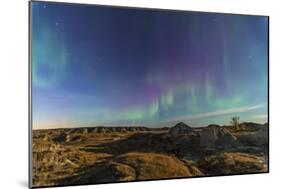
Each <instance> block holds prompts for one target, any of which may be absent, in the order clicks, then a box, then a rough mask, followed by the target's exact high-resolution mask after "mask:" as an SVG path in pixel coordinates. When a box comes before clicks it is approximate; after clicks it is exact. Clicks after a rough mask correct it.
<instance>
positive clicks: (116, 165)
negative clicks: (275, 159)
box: [32, 122, 268, 187]
mask: <svg viewBox="0 0 281 189" xmlns="http://www.w3.org/2000/svg"><path fill="white" fill-rule="evenodd" d="M239 128H240V129H239V130H237V129H235V128H234V127H231V126H223V127H222V126H219V125H209V126H207V127H201V128H192V127H189V126H188V125H186V124H184V123H182V122H180V123H178V124H177V125H175V126H174V127H171V128H167V127H166V128H160V129H155V128H146V127H91V128H75V129H50V130H34V131H33V145H32V151H33V155H32V163H33V186H34V187H36V186H56V185H76V184H94V183H105V182H117V181H133V180H149V179H163V178H179V177H197V176H209V175H228V174H241V173H258V172H268V124H264V125H261V124H256V123H243V124H241V126H240V127H239Z"/></svg>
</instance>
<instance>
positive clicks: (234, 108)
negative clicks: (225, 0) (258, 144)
mask: <svg viewBox="0 0 281 189" xmlns="http://www.w3.org/2000/svg"><path fill="white" fill-rule="evenodd" d="M31 10H32V14H31V16H32V19H31V23H32V24H31V25H32V27H31V32H32V43H31V44H32V57H31V61H32V98H33V99H32V109H33V113H32V116H33V128H34V129H40V128H59V127H80V126H97V125H103V126H104V125H105V126H114V125H130V126H131V125H143V126H151V127H162V126H171V125H173V124H174V123H176V122H179V121H184V122H186V123H187V124H189V125H191V126H201V125H202V126H203V125H207V124H211V123H216V124H228V123H229V121H230V118H231V117H232V116H239V117H240V119H241V121H254V122H259V123H265V122H267V114H268V109H267V103H268V102H267V98H268V18H267V17H264V16H243V15H229V14H214V13H212V14H211V13H198V12H175V11H159V10H153V11H152V10H149V9H128V8H113V7H102V6H86V5H70V4H61V3H46V2H32V8H31Z"/></svg>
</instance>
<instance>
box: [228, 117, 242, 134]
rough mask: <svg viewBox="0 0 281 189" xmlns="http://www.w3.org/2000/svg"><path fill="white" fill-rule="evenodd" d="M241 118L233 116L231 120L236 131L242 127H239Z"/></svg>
mask: <svg viewBox="0 0 281 189" xmlns="http://www.w3.org/2000/svg"><path fill="white" fill-rule="evenodd" d="M239 119H240V117H232V118H231V121H230V123H231V125H233V126H234V129H235V130H236V131H237V130H239V129H240V128H239Z"/></svg>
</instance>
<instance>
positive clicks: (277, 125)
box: [0, 0, 281, 189]
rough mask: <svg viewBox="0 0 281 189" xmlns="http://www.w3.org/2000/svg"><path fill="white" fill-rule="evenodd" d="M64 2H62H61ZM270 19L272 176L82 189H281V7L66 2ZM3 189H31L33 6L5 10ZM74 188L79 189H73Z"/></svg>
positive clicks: (264, 1) (181, 0)
mask: <svg viewBox="0 0 281 189" xmlns="http://www.w3.org/2000/svg"><path fill="white" fill-rule="evenodd" d="M58 1H60V0H58ZM67 1H68V2H79V3H94V4H107V5H123V6H136V7H151V8H166V9H183V10H197V11H210V12H228V13H244V14H263V15H269V16H270V147H271V149H270V155H271V156H270V174H259V175H244V176H227V177H212V178H199V179H180V180H167V181H152V182H136V183H124V184H106V185H94V186H80V187H77V188H96V189H109V188H113V187H114V188H115V189H126V188H134V189H143V188H154V189H156V188H161V189H168V188H169V189H170V188H179V189H180V188H196V189H200V188H216V189H220V188H223V189H225V188H227V189H232V188H235V189H237V188H245V187H248V188H255V189H258V188H262V189H264V188H278V185H279V187H280V185H281V184H280V182H278V181H279V180H280V178H281V177H280V169H281V166H280V165H281V156H280V154H281V150H280V144H281V140H280V139H281V121H280V120H281V118H280V116H281V113H280V112H281V110H280V97H281V84H280V83H281V70H280V68H281V50H280V46H281V40H280V39H281V6H280V5H278V4H279V1H277V0H166V1H165V0H137V1H136V0H135V1H132V0H118V1H117V0H67ZM0 48H1V50H0V66H1V67H0V95H1V96H0V111H1V113H0V147H1V148H0V188H13V189H16V188H27V179H28V164H27V162H28V150H27V149H28V125H27V123H28V117H27V116H28V100H27V99H28V61H27V60H28V1H27V0H2V1H1V5H0ZM68 188H74V187H68Z"/></svg>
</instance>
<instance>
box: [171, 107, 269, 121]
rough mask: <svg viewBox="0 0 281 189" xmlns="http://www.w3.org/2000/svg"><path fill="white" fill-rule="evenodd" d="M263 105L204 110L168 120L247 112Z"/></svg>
mask: <svg viewBox="0 0 281 189" xmlns="http://www.w3.org/2000/svg"><path fill="white" fill-rule="evenodd" d="M264 105H265V104H257V105H254V106H245V107H240V108H231V109H225V110H218V111H213V112H206V113H200V114H194V115H186V116H179V117H176V118H173V119H170V120H168V121H179V120H194V119H201V118H206V117H213V116H221V115H227V114H234V113H241V112H248V111H252V110H256V109H260V108H262V107H263V106H264Z"/></svg>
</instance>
